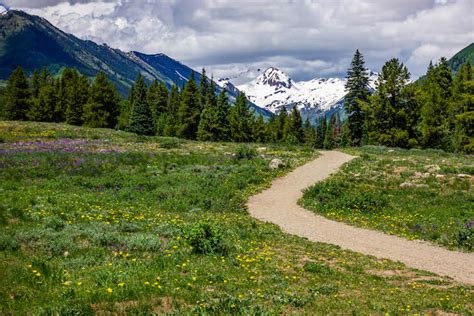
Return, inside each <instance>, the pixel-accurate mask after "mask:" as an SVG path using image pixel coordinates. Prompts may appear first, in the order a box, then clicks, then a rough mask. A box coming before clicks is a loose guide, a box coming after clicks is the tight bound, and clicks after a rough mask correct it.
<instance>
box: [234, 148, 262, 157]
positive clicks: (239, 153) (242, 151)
mask: <svg viewBox="0 0 474 316" xmlns="http://www.w3.org/2000/svg"><path fill="white" fill-rule="evenodd" d="M255 157H257V151H256V150H255V149H254V148H252V147H250V146H246V145H244V146H239V147H237V149H236V150H235V158H237V159H239V160H241V159H253V158H255Z"/></svg>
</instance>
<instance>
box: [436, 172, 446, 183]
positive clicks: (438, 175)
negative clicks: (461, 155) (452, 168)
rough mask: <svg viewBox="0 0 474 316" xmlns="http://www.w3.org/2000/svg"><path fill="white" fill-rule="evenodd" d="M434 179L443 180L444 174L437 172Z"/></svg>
mask: <svg viewBox="0 0 474 316" xmlns="http://www.w3.org/2000/svg"><path fill="white" fill-rule="evenodd" d="M436 179H438V180H443V181H444V180H446V176H445V175H444V174H437V175H436Z"/></svg>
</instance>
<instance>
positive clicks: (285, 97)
mask: <svg viewBox="0 0 474 316" xmlns="http://www.w3.org/2000/svg"><path fill="white" fill-rule="evenodd" d="M230 78H235V79H237V80H238V79H240V76H234V77H230ZM230 78H224V79H219V80H218V83H219V84H220V85H221V86H222V87H233V84H232V79H230ZM376 79H377V74H375V73H373V72H371V73H370V86H371V88H372V89H374V88H375V80H376ZM345 84H346V79H345V78H315V79H312V80H309V81H294V80H293V79H292V78H290V76H289V75H287V74H286V73H284V72H283V71H281V70H280V69H278V68H276V67H270V68H268V69H266V70H265V71H263V72H262V73H260V74H259V75H258V76H257V78H255V79H254V80H252V81H250V82H248V83H244V84H241V85H238V86H237V87H236V89H239V90H241V91H244V92H245V93H246V94H247V97H248V98H249V100H250V101H252V102H253V103H255V104H256V105H258V106H260V107H262V108H264V109H266V110H268V111H270V112H272V113H278V112H280V110H281V108H282V107H283V106H285V107H286V108H288V109H290V108H292V107H294V106H296V107H297V108H298V109H299V110H300V111H301V114H302V116H303V118H305V119H306V118H309V119H310V120H311V121H314V120H315V119H316V118H317V117H318V116H321V115H323V114H324V115H327V114H328V113H333V112H337V111H338V110H340V109H341V108H342V104H343V103H342V100H343V98H344V95H345V88H344V86H345Z"/></svg>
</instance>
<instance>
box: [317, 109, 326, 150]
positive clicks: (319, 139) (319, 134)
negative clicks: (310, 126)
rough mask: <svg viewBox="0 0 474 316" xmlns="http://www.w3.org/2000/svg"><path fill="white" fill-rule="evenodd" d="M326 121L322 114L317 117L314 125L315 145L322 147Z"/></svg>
mask: <svg viewBox="0 0 474 316" xmlns="http://www.w3.org/2000/svg"><path fill="white" fill-rule="evenodd" d="M326 129H327V121H326V117H325V116H324V115H323V116H321V117H320V118H319V120H318V122H317V127H316V137H315V147H316V148H324V137H325V136H326Z"/></svg>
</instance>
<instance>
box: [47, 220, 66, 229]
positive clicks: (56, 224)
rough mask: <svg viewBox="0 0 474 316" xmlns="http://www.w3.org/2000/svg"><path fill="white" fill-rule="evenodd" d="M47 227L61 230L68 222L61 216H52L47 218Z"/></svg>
mask: <svg viewBox="0 0 474 316" xmlns="http://www.w3.org/2000/svg"><path fill="white" fill-rule="evenodd" d="M44 226H45V227H46V228H51V229H53V230H55V231H57V232H58V231H60V230H63V229H64V227H65V226H66V223H64V221H63V220H62V219H61V218H59V217H50V218H48V219H47V220H46V223H45V224H44Z"/></svg>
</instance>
